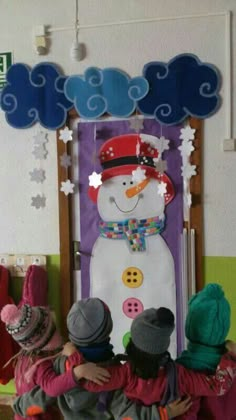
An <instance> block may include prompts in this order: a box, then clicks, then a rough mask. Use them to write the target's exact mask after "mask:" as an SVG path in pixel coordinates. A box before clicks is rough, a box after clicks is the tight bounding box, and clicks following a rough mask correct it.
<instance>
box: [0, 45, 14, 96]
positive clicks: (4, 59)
mask: <svg viewBox="0 0 236 420" xmlns="http://www.w3.org/2000/svg"><path fill="white" fill-rule="evenodd" d="M11 65H12V53H11V52H3V53H0V89H2V88H3V87H4V86H5V84H6V75H7V70H8V69H9V67H10V66H11Z"/></svg>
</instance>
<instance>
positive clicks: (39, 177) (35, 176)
mask: <svg viewBox="0 0 236 420" xmlns="http://www.w3.org/2000/svg"><path fill="white" fill-rule="evenodd" d="M29 174H30V177H31V181H35V182H37V184H39V183H40V182H41V184H42V183H43V181H45V179H46V176H45V171H44V170H43V169H37V168H34V170H33V171H32V172H30V173H29Z"/></svg>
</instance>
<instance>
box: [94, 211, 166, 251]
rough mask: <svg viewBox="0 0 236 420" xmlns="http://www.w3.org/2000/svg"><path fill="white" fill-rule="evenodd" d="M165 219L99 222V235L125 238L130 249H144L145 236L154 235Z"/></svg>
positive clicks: (162, 226)
mask: <svg viewBox="0 0 236 420" xmlns="http://www.w3.org/2000/svg"><path fill="white" fill-rule="evenodd" d="M164 224H165V219H164V218H163V219H159V217H158V216H156V217H150V218H148V219H141V220H137V219H128V220H124V221H123V222H103V221H101V222H100V223H99V230H100V235H101V236H103V237H104V238H109V239H127V240H128V242H129V245H130V248H131V250H132V251H145V250H146V243H145V236H151V235H156V234H158V233H161V232H162V231H163V229H164Z"/></svg>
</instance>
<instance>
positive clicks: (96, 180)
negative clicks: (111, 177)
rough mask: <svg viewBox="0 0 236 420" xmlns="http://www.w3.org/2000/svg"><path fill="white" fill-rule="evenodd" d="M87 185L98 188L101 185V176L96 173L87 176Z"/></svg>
mask: <svg viewBox="0 0 236 420" xmlns="http://www.w3.org/2000/svg"><path fill="white" fill-rule="evenodd" d="M89 185H90V187H94V188H98V187H99V186H100V185H102V174H98V173H97V172H95V171H93V173H92V174H91V175H89Z"/></svg>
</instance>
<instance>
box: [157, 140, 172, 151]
mask: <svg viewBox="0 0 236 420" xmlns="http://www.w3.org/2000/svg"><path fill="white" fill-rule="evenodd" d="M169 142H170V140H168V139H166V138H165V137H164V136H161V137H160V138H158V137H157V148H158V150H159V153H160V154H162V153H163V152H164V151H165V150H169V148H170V146H169Z"/></svg>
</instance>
